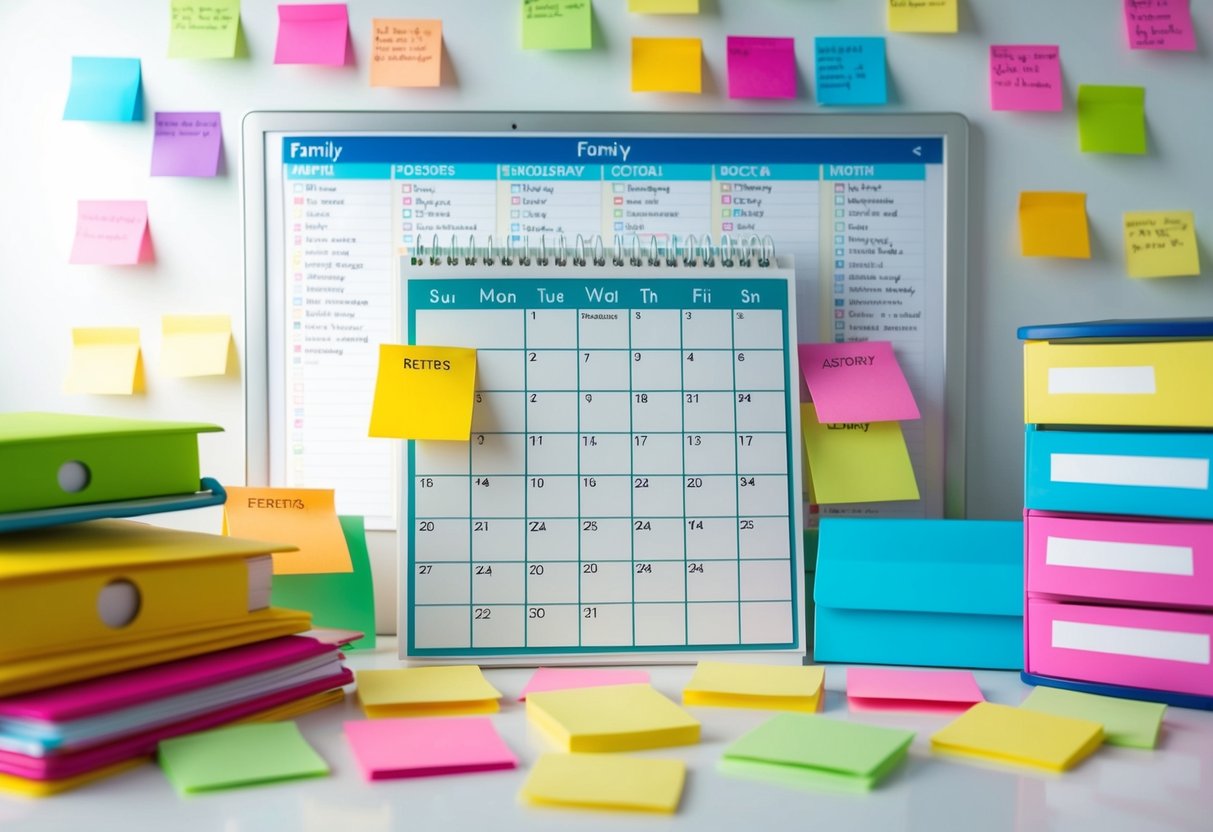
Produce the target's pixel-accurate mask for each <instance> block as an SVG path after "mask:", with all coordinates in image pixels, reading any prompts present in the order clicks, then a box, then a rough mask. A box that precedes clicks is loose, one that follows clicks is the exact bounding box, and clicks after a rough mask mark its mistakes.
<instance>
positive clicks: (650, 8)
mask: <svg viewBox="0 0 1213 832" xmlns="http://www.w3.org/2000/svg"><path fill="white" fill-rule="evenodd" d="M628 11H630V12H631V13H632V14H699V0H628Z"/></svg>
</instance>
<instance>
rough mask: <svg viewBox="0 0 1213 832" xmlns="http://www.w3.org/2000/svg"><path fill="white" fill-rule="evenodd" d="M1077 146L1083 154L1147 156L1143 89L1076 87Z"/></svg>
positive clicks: (1081, 85) (1144, 95) (1144, 93)
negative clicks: (1142, 154)
mask: <svg viewBox="0 0 1213 832" xmlns="http://www.w3.org/2000/svg"><path fill="white" fill-rule="evenodd" d="M1078 143H1079V147H1080V148H1081V149H1082V152H1083V153H1138V154H1140V153H1145V152H1146V88H1145V87H1104V86H1097V85H1094V84H1079V86H1078Z"/></svg>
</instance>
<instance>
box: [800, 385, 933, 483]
mask: <svg viewBox="0 0 1213 832" xmlns="http://www.w3.org/2000/svg"><path fill="white" fill-rule="evenodd" d="M800 413H801V433H802V435H803V437H804V445H805V450H806V451H807V452H808V455H809V476H810V477H811V478H812V480H813V496H814V497H815V498H816V499H817V502H818V503H819V504H821V505H827V504H831V503H876V502H888V501H892V500H917V499H918V483H917V481H916V480H915V478H914V468H913V466H912V465H911V463H910V452H909V450H908V449H907V448H906V440H905V437H904V436H903V435H902V432H901V423H900V422H858V423H835V422H825V423H822V422H819V421H818V420H817V414H816V413H815V411H814V409H813V405H811V404H806V405H804V406H802V407H801V409H800Z"/></svg>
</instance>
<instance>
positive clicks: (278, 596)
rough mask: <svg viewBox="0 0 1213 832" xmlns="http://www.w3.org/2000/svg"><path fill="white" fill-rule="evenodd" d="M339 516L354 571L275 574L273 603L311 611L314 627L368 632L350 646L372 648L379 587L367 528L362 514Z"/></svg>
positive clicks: (352, 647)
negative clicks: (373, 580) (373, 568)
mask: <svg viewBox="0 0 1213 832" xmlns="http://www.w3.org/2000/svg"><path fill="white" fill-rule="evenodd" d="M337 519H338V520H340V521H341V531H342V532H343V533H344V534H345V542H346V545H347V546H348V547H349V550H350V564H351V565H352V566H353V567H354V571H353V572H331V573H326V574H323V575H275V576H274V587H273V592H272V594H271V596H270V598H271V602H272V604H273V605H274V606H275V607H286V608H287V609H294V610H307V611H308V612H310V613H311V614H312V626H313V627H332V628H335V629H338V630H358V631H359V632H362V633H365V635H364V636H363V637H362V638H360V639H358V641H355V642H354V643H353V644H351V645H350V646H349V649H353V650H357V649H364V648H365V649H370V648H373V647H374V646H375V588H374V584H373V583H372V580H371V559H370V556H369V555H368V554H367V549H366V529H365V527H364V526H363V522H362V518H361V517H352V516H351V517H338V518H337Z"/></svg>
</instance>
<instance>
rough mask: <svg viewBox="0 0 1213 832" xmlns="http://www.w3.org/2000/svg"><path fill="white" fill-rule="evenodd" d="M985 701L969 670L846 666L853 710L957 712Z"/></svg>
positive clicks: (848, 697) (849, 695) (848, 696)
mask: <svg viewBox="0 0 1213 832" xmlns="http://www.w3.org/2000/svg"><path fill="white" fill-rule="evenodd" d="M984 701H985V697H984V696H983V695H982V693H981V688H979V687H977V680H976V679H974V678H973V673H972V672H971V671H968V670H902V669H899V668H888V667H850V668H847V704H848V705H850V707H851V710H853V711H918V712H921V713H958V712H962V711H966V710H968V709H969V708H971V707H972V706H973V705H975V704H977V703H978V702H984Z"/></svg>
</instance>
